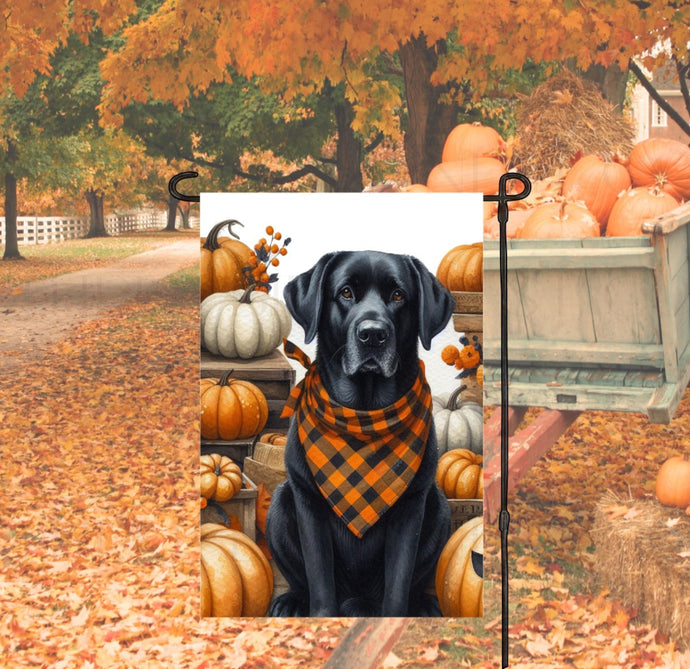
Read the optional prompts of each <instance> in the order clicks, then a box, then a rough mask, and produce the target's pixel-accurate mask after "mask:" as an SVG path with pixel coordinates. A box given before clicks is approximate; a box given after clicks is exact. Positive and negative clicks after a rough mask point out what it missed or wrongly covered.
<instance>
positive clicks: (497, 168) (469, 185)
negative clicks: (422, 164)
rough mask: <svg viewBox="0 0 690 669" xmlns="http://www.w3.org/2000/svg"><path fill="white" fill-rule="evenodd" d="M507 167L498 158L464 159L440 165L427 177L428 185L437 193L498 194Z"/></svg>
mask: <svg viewBox="0 0 690 669" xmlns="http://www.w3.org/2000/svg"><path fill="white" fill-rule="evenodd" d="M505 171H506V168H505V166H504V165H503V163H502V162H501V161H500V160H496V158H486V157H478V158H463V159H462V160H451V161H448V162H445V163H439V164H438V165H436V166H435V167H434V168H432V170H431V172H429V176H428V177H427V181H426V185H427V186H428V187H429V188H430V189H431V190H432V191H434V192H437V193H484V195H495V194H496V193H498V182H499V179H500V178H501V176H502V175H503V173H504V172H505Z"/></svg>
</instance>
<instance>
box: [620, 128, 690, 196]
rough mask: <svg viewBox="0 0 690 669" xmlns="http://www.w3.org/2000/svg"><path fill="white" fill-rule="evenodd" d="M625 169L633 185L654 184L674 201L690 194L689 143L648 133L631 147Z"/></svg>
mask: <svg viewBox="0 0 690 669" xmlns="http://www.w3.org/2000/svg"><path fill="white" fill-rule="evenodd" d="M628 170H629V171H630V176H631V177H632V183H633V186H657V187H659V188H661V189H662V190H664V191H665V192H667V193H668V194H669V195H671V196H672V197H673V198H675V199H676V200H677V201H678V202H682V201H683V200H687V199H688V198H690V147H687V146H686V145H685V144H683V143H682V142H678V141H676V140H675V139H666V138H662V137H650V138H649V139H645V140H643V141H641V142H639V143H638V144H636V145H635V146H634V147H633V150H632V151H631V152H630V160H629V163H628Z"/></svg>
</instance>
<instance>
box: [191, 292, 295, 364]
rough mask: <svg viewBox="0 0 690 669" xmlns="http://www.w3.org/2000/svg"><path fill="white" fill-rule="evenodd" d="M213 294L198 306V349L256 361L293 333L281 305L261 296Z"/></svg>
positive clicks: (286, 314) (275, 299)
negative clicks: (246, 299) (199, 329)
mask: <svg viewBox="0 0 690 669" xmlns="http://www.w3.org/2000/svg"><path fill="white" fill-rule="evenodd" d="M244 294H245V291H244V290H231V291H230V292H227V293H213V294H211V295H209V296H208V297H207V298H205V299H204V300H203V301H202V302H201V308H200V312H199V317H200V321H201V346H202V347H203V348H205V349H206V350H207V351H209V352H211V353H213V354H214V355H221V356H223V357H224V358H242V359H248V358H257V357H259V356H262V355H267V354H268V353H270V352H271V351H272V350H273V349H275V348H276V347H278V346H280V344H281V342H282V341H283V338H284V337H287V336H288V335H289V334H290V330H291V329H292V317H291V316H290V312H289V311H288V309H287V307H286V306H285V304H284V303H283V302H281V301H280V300H278V299H277V298H275V297H271V296H270V295H267V294H266V293H263V292H258V291H255V290H253V291H251V292H250V293H249V302H246V303H245V302H241V301H240V300H241V298H242V296H243V295H244Z"/></svg>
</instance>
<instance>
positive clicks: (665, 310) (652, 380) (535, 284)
mask: <svg viewBox="0 0 690 669" xmlns="http://www.w3.org/2000/svg"><path fill="white" fill-rule="evenodd" d="M644 230H645V231H646V232H647V233H648V235H645V236H640V237H618V238H616V237H611V238H606V237H604V238H595V239H583V240H562V239H561V240H545V239H540V240H508V360H509V401H510V404H511V407H512V408H511V412H510V417H511V420H510V430H511V433H512V432H513V431H514V430H515V428H516V426H517V424H518V423H519V422H520V419H521V417H522V415H524V411H525V409H526V407H528V406H535V407H546V408H547V409H549V411H546V412H544V413H542V414H541V415H540V416H539V418H538V419H537V421H535V423H534V424H532V425H530V426H529V427H528V428H527V429H526V430H524V431H522V432H521V433H519V434H516V435H514V436H513V438H512V439H511V444H510V476H509V487H512V486H513V485H515V484H516V483H517V481H519V480H520V478H522V476H524V474H525V473H526V472H527V470H528V469H529V467H530V466H531V465H532V464H534V462H536V461H537V460H538V459H539V458H540V457H541V455H542V454H543V453H545V452H546V451H547V450H548V449H549V448H550V447H551V445H552V444H553V443H554V442H555V441H556V440H557V439H558V437H559V436H560V435H561V434H562V433H563V432H564V431H565V430H566V429H567V428H568V426H569V425H570V424H571V423H572V422H573V421H574V420H575V419H576V418H577V415H578V413H579V412H580V411H584V410H607V411H633V412H643V413H646V414H647V416H648V417H649V420H650V421H651V422H654V423H668V422H669V421H670V420H671V418H672V417H673V414H674V412H675V410H676V408H677V406H678V403H679V402H680V398H681V396H682V394H683V392H684V390H685V388H686V386H687V385H688V382H689V381H690V274H689V270H688V268H689V266H690V203H686V204H684V205H681V206H680V207H678V208H677V209H675V210H674V211H672V212H670V213H668V214H666V215H664V216H661V217H659V218H657V219H654V220H652V221H650V222H648V223H646V224H645V226H644ZM484 302H485V309H484V395H485V404H487V405H498V404H500V393H501V388H500V290H499V250H498V242H494V241H487V242H485V243H484ZM498 413H499V412H498V411H496V412H495V415H494V416H492V418H491V419H490V421H489V423H488V425H487V426H486V428H485V433H484V435H485V441H484V460H485V463H487V464H486V472H485V476H486V480H485V483H486V486H485V493H484V500H485V513H486V515H487V517H488V519H489V521H493V520H495V518H496V514H497V510H498V499H499V496H500V463H499V457H498V453H499V451H500V443H499V441H500V440H499V431H500V418H499V416H498Z"/></svg>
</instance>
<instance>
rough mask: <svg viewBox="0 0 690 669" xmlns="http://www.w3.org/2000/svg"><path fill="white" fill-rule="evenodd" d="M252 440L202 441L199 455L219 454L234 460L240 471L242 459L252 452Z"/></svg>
mask: <svg viewBox="0 0 690 669" xmlns="http://www.w3.org/2000/svg"><path fill="white" fill-rule="evenodd" d="M253 443H254V440H253V439H237V440H235V441H223V440H221V439H202V440H201V455H206V454H208V453H219V454H220V455H225V456H227V457H229V458H231V459H232V460H234V461H235V462H236V463H237V464H238V465H239V466H240V469H242V468H243V463H244V459H245V458H246V457H247V456H248V455H249V454H250V453H251V452H252V444H253Z"/></svg>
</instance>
